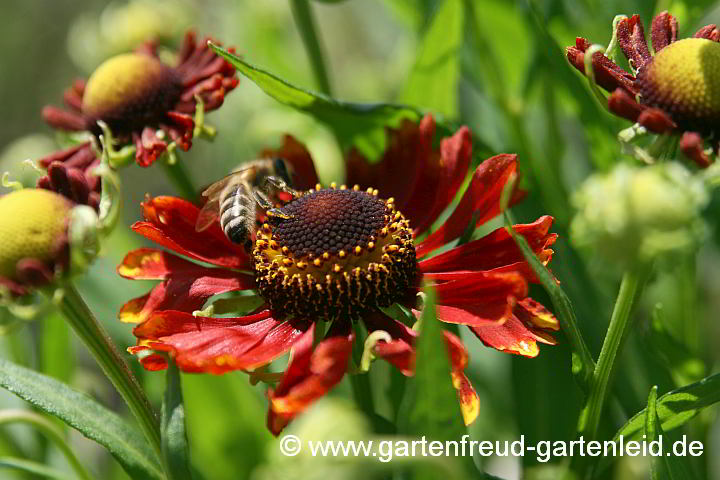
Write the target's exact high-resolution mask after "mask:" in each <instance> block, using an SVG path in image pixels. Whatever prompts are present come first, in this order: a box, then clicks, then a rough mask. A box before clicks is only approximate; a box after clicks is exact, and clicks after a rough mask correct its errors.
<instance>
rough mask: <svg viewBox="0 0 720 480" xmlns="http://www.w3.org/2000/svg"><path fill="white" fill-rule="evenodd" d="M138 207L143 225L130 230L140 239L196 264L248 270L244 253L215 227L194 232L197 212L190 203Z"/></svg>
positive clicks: (159, 201) (163, 201)
mask: <svg viewBox="0 0 720 480" xmlns="http://www.w3.org/2000/svg"><path fill="white" fill-rule="evenodd" d="M142 206H143V214H144V215H145V219H146V220H147V221H146V222H136V223H135V224H134V225H133V226H132V229H133V230H134V231H135V232H137V233H139V234H140V235H143V236H144V237H146V238H148V239H150V240H152V241H153V242H155V243H157V244H159V245H162V246H164V247H166V248H168V249H170V250H173V251H175V252H177V253H179V254H181V255H185V256H187V257H190V258H194V259H196V260H201V261H204V262H208V263H212V264H214V265H218V266H221V267H227V268H237V269H247V268H249V258H248V256H247V254H246V253H245V251H244V250H243V248H242V247H240V246H239V245H235V244H233V243H232V242H230V241H229V240H228V239H227V238H226V237H225V235H224V234H223V232H222V230H221V229H220V225H219V223H217V222H215V223H214V224H213V225H211V226H210V228H208V229H207V230H205V231H203V232H197V231H195V221H196V220H197V217H198V213H199V211H200V210H199V209H198V207H196V206H195V205H193V204H192V203H190V202H187V201H185V200H183V199H181V198H176V197H155V198H151V199H148V200H147V201H145V202H144V203H143V204H142Z"/></svg>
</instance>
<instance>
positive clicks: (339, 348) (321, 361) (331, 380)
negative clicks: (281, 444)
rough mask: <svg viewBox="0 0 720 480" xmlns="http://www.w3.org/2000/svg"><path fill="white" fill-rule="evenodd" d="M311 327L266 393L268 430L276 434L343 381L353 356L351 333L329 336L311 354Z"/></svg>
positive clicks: (348, 331) (296, 344)
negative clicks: (280, 378) (278, 381)
mask: <svg viewBox="0 0 720 480" xmlns="http://www.w3.org/2000/svg"><path fill="white" fill-rule="evenodd" d="M314 332H315V324H313V325H312V326H311V327H310V328H309V329H308V330H307V331H306V332H305V333H304V334H303V335H302V337H300V339H299V340H298V341H297V342H296V343H295V346H294V347H293V349H292V356H291V359H290V363H289V364H288V366H287V369H286V370H285V374H284V375H283V378H282V380H281V381H280V383H279V384H278V386H277V388H275V389H270V390H268V398H269V400H270V409H269V411H268V419H267V423H268V428H269V429H270V431H271V432H272V433H273V434H275V435H278V434H280V432H281V431H282V430H283V428H285V426H286V425H287V424H288V423H289V422H290V421H291V420H292V419H293V418H295V417H296V416H297V415H298V414H300V413H302V412H303V411H304V410H305V409H306V408H308V407H309V406H310V405H311V404H312V403H313V402H315V401H316V400H318V399H319V398H320V397H322V396H323V395H325V394H326V393H327V392H328V391H329V390H330V389H331V388H333V387H334V386H335V385H337V384H338V383H339V382H340V380H342V378H343V376H344V375H345V372H346V371H347V365H348V361H349V359H350V354H351V353H352V344H353V337H354V335H353V333H352V329H350V328H347V329H346V331H345V332H342V334H338V335H332V336H328V337H327V338H325V339H324V340H323V341H322V342H320V343H319V344H318V345H317V347H315V350H314V351H313V348H312V346H313V337H314Z"/></svg>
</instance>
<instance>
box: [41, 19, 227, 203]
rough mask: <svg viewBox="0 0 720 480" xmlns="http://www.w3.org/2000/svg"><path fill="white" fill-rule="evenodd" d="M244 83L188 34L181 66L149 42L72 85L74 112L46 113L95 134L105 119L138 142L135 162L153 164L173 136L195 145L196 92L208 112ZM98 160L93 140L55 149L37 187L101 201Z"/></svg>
mask: <svg viewBox="0 0 720 480" xmlns="http://www.w3.org/2000/svg"><path fill="white" fill-rule="evenodd" d="M231 50H232V49H231ZM237 84H238V79H237V76H236V74H235V69H234V67H233V66H232V65H230V64H229V63H228V62H227V61H225V60H224V59H222V58H220V57H218V56H217V55H216V54H215V53H213V51H212V50H210V48H209V47H208V46H207V42H206V41H203V42H202V43H201V44H199V45H198V44H197V42H196V40H195V34H194V33H193V32H188V33H187V34H186V36H185V40H184V43H183V45H182V47H181V48H180V51H179V52H178V54H177V63H176V65H175V66H169V65H166V64H165V63H163V62H161V61H160V59H159V58H158V55H157V53H156V51H155V45H154V44H153V43H146V44H145V45H143V46H141V47H140V48H138V49H137V50H136V51H135V52H134V53H128V54H123V55H118V56H115V57H112V58H110V59H109V60H107V61H105V63H103V64H102V65H100V67H98V68H97V69H96V70H95V72H94V73H93V74H92V75H91V76H90V78H89V79H88V80H87V81H85V80H76V81H75V82H74V83H73V85H72V86H71V87H70V88H69V89H68V90H66V91H65V95H64V100H65V104H66V105H67V107H68V110H62V109H59V108H57V107H54V106H47V107H45V108H44V109H43V112H42V115H43V118H44V119H45V121H46V122H47V123H48V124H50V125H51V126H52V127H54V128H57V129H61V130H70V131H89V132H90V133H92V134H93V135H94V136H95V137H97V136H99V135H100V134H101V133H102V132H101V130H100V127H99V126H98V123H97V122H98V121H103V122H105V123H106V124H107V125H108V126H109V128H110V130H111V131H112V132H113V135H114V136H115V137H116V140H118V141H119V142H120V143H121V144H123V145H129V144H132V145H134V146H135V161H136V162H137V164H138V165H140V166H142V167H147V166H149V165H151V164H152V163H153V162H154V161H155V160H156V159H157V158H158V157H159V156H160V155H161V154H163V153H164V152H165V151H167V148H168V142H169V141H170V140H171V141H173V142H175V144H176V145H177V146H178V147H180V148H181V149H183V150H185V151H187V150H188V149H189V148H190V146H191V144H192V138H193V129H194V127H195V122H194V120H193V117H192V116H191V115H192V114H193V113H194V112H195V106H196V100H195V97H196V96H198V97H200V98H201V99H202V101H203V104H204V108H205V111H210V110H215V109H217V108H218V107H220V105H222V103H223V101H224V98H225V94H226V93H227V92H230V91H231V90H233V89H234V88H235V87H236V86H237ZM158 131H161V132H163V133H162V134H161V135H160V136H159V135H158V134H157V132H158ZM168 138H169V139H170V140H168ZM99 162H100V159H99V157H98V156H97V154H96V151H95V149H94V147H93V145H92V142H89V141H88V142H85V143H82V144H80V145H77V146H75V147H72V148H69V149H67V150H63V151H59V152H56V153H53V154H52V155H49V156H47V157H44V158H42V159H40V160H39V163H40V165H41V166H42V167H44V168H47V169H48V175H47V176H45V177H42V178H41V179H40V180H38V186H39V187H42V188H46V189H51V190H55V191H57V192H60V193H62V194H64V195H66V196H68V197H70V198H71V199H72V200H74V201H76V202H78V203H87V202H86V201H83V199H84V198H85V197H86V196H87V193H86V191H89V192H90V194H89V195H90V204H91V205H93V206H95V207H97V201H98V198H97V197H98V193H99V191H100V185H99V179H98V178H97V177H96V176H94V175H93V174H92V173H91V171H92V169H93V168H94V167H95V166H97V165H98V164H99Z"/></svg>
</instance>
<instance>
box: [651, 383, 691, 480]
mask: <svg viewBox="0 0 720 480" xmlns="http://www.w3.org/2000/svg"><path fill="white" fill-rule="evenodd" d="M645 411H646V412H647V414H646V415H645V436H646V441H647V442H655V441H657V440H658V439H660V438H662V437H663V436H664V435H665V433H664V432H663V429H662V426H661V425H660V421H659V418H658V414H657V386H654V387H653V388H652V389H651V390H650V395H649V397H648V404H647V408H646V409H645ZM663 447H664V445H663ZM650 462H651V469H650V472H651V473H650V475H651V479H652V480H665V479H668V480H690V479H694V478H696V476H695V474H694V473H693V471H692V470H691V469H690V468H689V467H688V466H687V465H686V464H685V460H684V459H683V458H682V457H676V456H675V455H673V454H671V453H670V452H666V451H662V452H660V455H659V456H653V457H652V458H651V460H650Z"/></svg>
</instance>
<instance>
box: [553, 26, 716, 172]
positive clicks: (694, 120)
mask: <svg viewBox="0 0 720 480" xmlns="http://www.w3.org/2000/svg"><path fill="white" fill-rule="evenodd" d="M677 31H678V25H677V20H676V19H675V17H673V16H672V15H670V14H669V13H668V12H663V13H661V14H659V15H657V16H656V17H655V18H654V19H653V22H652V27H651V35H650V36H651V40H652V47H653V50H654V55H653V54H652V53H651V52H650V48H649V46H648V43H647V41H646V40H645V33H644V30H643V25H642V21H641V20H640V16H639V15H633V16H632V17H631V18H623V19H622V20H620V22H619V23H618V24H617V30H616V36H617V42H618V44H619V45H620V48H621V49H622V51H623V53H624V54H625V56H626V57H627V59H628V60H629V62H630V66H631V68H632V69H633V70H634V71H635V72H636V74H632V73H630V72H627V71H625V70H624V69H623V68H621V67H620V66H618V65H617V64H615V62H613V61H612V60H610V59H609V58H608V57H606V56H605V55H603V54H602V53H600V52H597V53H595V54H593V57H592V66H593V69H594V71H595V77H596V81H597V83H598V85H600V86H601V87H602V88H604V89H605V90H607V91H608V92H611V95H610V97H609V98H608V107H609V108H610V110H611V111H612V112H614V113H615V114H616V115H619V116H621V117H623V118H627V119H628V120H631V121H633V122H637V123H639V124H640V125H642V126H643V127H645V128H647V129H648V130H650V131H652V132H655V133H660V134H662V133H676V134H681V135H682V138H681V139H680V149H681V150H682V151H683V153H684V154H685V155H686V156H687V157H688V158H690V159H691V160H693V161H694V162H696V163H697V164H698V165H699V166H701V167H707V166H708V165H709V164H710V163H711V159H710V156H709V155H708V154H707V153H706V152H705V144H706V142H707V143H709V144H710V146H711V147H712V149H713V151H714V153H715V154H716V155H717V153H718V147H719V145H718V141H717V135H718V133H720V132H719V131H718V129H717V125H718V120H720V99H719V98H720V97H718V95H717V94H716V93H714V92H717V91H718V90H720V79H718V76H717V75H715V74H714V72H716V71H717V69H718V68H720V44H719V43H718V42H719V41H720V30H718V29H717V27H716V26H715V25H707V26H705V27H703V28H701V29H700V30H698V31H697V32H696V33H695V35H694V36H693V38H687V39H682V40H678V39H677ZM589 48H590V42H589V41H588V40H587V39H585V38H582V37H577V39H576V41H575V45H574V46H571V47H568V48H567V57H568V59H569V60H570V63H571V64H572V65H573V66H574V67H575V68H577V69H578V70H580V71H581V72H583V73H584V72H585V52H586V51H587V50H588V49H589Z"/></svg>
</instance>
